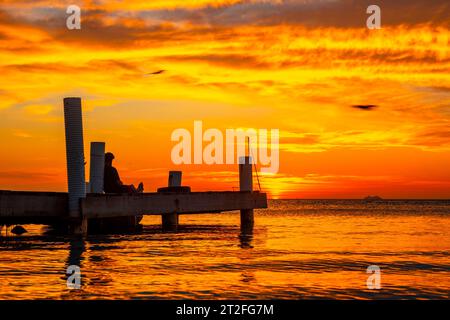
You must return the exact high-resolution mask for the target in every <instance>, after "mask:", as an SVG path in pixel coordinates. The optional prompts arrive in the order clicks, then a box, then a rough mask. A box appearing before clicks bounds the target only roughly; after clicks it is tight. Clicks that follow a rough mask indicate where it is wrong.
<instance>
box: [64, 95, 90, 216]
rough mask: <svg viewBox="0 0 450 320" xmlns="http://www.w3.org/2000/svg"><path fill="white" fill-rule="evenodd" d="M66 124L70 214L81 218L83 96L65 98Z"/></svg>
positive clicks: (84, 184) (83, 175) (83, 188)
mask: <svg viewBox="0 0 450 320" xmlns="http://www.w3.org/2000/svg"><path fill="white" fill-rule="evenodd" d="M64 125H65V130H66V159H67V183H68V190H69V216H70V217H77V218H79V217H81V214H80V199H81V198H85V197H86V182H85V173H84V144H83V120H82V112H81V98H64Z"/></svg>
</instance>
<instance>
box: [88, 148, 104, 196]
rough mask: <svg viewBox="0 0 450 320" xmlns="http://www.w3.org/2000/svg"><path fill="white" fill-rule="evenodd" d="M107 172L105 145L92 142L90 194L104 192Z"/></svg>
mask: <svg viewBox="0 0 450 320" xmlns="http://www.w3.org/2000/svg"><path fill="white" fill-rule="evenodd" d="M104 171H105V143H104V142H91V160H90V170H89V186H90V192H92V193H102V192H103V175H104Z"/></svg>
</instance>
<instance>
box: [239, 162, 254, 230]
mask: <svg viewBox="0 0 450 320" xmlns="http://www.w3.org/2000/svg"><path fill="white" fill-rule="evenodd" d="M239 190H240V191H248V192H253V174H252V158H251V157H250V156H245V157H240V158H239ZM253 226H254V218H253V209H241V233H242V234H249V233H252V232H253Z"/></svg>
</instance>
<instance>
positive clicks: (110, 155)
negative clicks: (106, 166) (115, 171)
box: [105, 152, 114, 161]
mask: <svg viewBox="0 0 450 320" xmlns="http://www.w3.org/2000/svg"><path fill="white" fill-rule="evenodd" d="M113 159H114V155H113V154H112V153H111V152H107V153H105V161H110V160H113Z"/></svg>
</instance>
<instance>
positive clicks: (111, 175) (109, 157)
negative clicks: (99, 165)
mask: <svg viewBox="0 0 450 320" xmlns="http://www.w3.org/2000/svg"><path fill="white" fill-rule="evenodd" d="M113 160H114V155H113V154H112V153H111V152H107V153H106V154H105V172H104V180H103V181H104V183H103V190H104V191H105V193H140V192H143V191H144V184H143V183H142V182H141V183H139V186H138V187H137V188H136V187H135V186H134V185H132V184H131V185H125V184H123V183H122V181H121V180H120V177H119V173H118V172H117V169H116V168H114V167H113V166H112V162H113Z"/></svg>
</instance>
